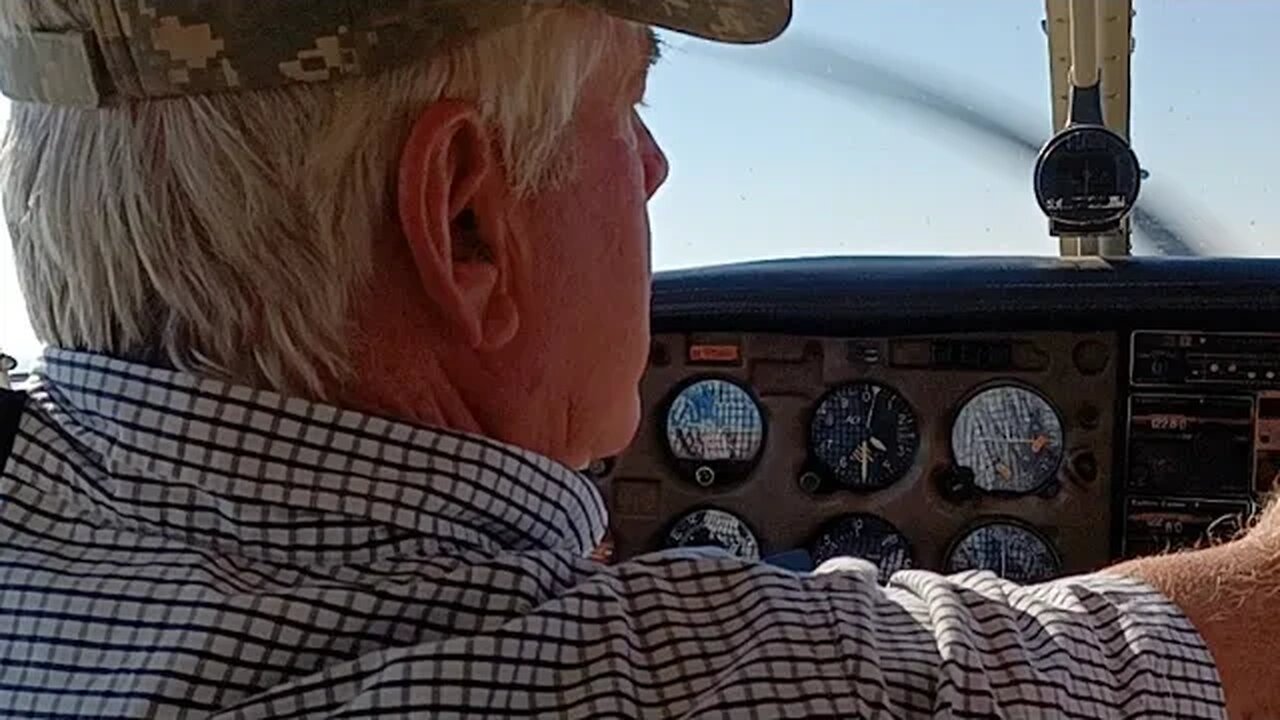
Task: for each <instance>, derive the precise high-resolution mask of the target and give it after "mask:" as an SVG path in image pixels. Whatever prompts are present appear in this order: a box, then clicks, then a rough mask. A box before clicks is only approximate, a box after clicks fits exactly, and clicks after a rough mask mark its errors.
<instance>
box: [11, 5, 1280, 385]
mask: <svg viewBox="0 0 1280 720" xmlns="http://www.w3.org/2000/svg"><path fill="white" fill-rule="evenodd" d="M1135 5H1136V7H1137V10H1138V15H1137V17H1136V18H1135V21H1134V35H1135V39H1136V53H1135V54H1134V56H1133V109H1132V113H1133V118H1132V128H1133V142H1134V146H1135V149H1136V151H1137V153H1138V156H1139V159H1140V160H1141V162H1142V164H1143V166H1144V168H1146V169H1147V170H1149V171H1150V172H1151V179H1150V180H1149V181H1148V182H1147V183H1145V184H1144V187H1143V199H1144V200H1148V201H1150V202H1152V203H1162V204H1163V205H1164V206H1166V207H1167V206H1172V207H1174V208H1176V209H1177V210H1178V211H1179V212H1181V213H1182V214H1183V217H1184V218H1186V219H1187V220H1188V221H1189V222H1190V223H1191V225H1192V227H1193V228H1195V229H1196V230H1197V231H1199V232H1200V233H1202V234H1203V235H1204V236H1206V237H1207V238H1208V239H1209V240H1210V241H1211V242H1212V243H1213V247H1214V252H1215V254H1220V255H1237V256H1262V255H1280V212H1278V211H1277V209H1276V206H1277V199H1278V198H1277V197H1276V196H1275V195H1273V184H1274V181H1273V178H1272V177H1271V173H1272V172H1274V171H1275V169H1277V168H1280V139H1278V138H1277V136H1276V134H1275V133H1274V132H1273V131H1272V127H1273V125H1274V118H1276V117H1280V97H1278V94H1277V92H1276V80H1275V77H1274V69H1275V68H1277V67H1280V43H1277V42H1275V39H1274V29H1275V28H1276V27H1280V3H1276V2H1273V1H1272V0H1137V1H1136V3H1135ZM1042 17H1043V3H1041V2H1036V1H1035V0H981V1H976V0H975V1H974V2H950V1H947V0H797V2H796V18H795V21H794V22H793V24H792V27H791V30H790V31H789V36H791V37H802V38H805V39H806V40H808V41H816V42H822V43H823V44H825V45H828V46H830V47H833V48H835V49H838V50H842V51H846V52H853V53H856V54H858V55H859V56H862V57H874V58H876V59H877V61H878V62H880V63H881V64H885V65H890V66H892V67H893V68H894V69H895V70H897V71H899V72H907V73H909V74H910V75H911V76H912V77H916V78H919V79H921V80H922V81H924V82H927V83H928V84H929V85H931V86H934V87H943V88H947V89H949V90H951V91H953V92H954V93H955V94H957V95H959V96H961V97H964V98H969V99H970V100H971V103H972V106H973V108H974V109H975V110H979V111H981V112H987V113H991V114H994V115H997V116H999V117H1000V119H1001V120H1003V121H1005V122H1007V123H1011V124H1013V125H1015V126H1017V127H1019V128H1025V129H1026V132H1027V133H1028V134H1030V135H1033V136H1037V137H1041V138H1046V137H1047V135H1048V133H1049V130H1050V120H1049V118H1050V105H1049V89H1048V87H1049V86H1048V71H1047V66H1048V54H1047V51H1046V43H1045V37H1044V35H1043V33H1042V32H1041V30H1040V20H1041V18H1042ZM665 39H666V41H667V47H666V49H665V52H664V59H663V60H662V62H661V63H659V65H658V66H657V67H655V68H654V71H653V73H652V75H651V79H650V82H649V93H648V96H647V103H646V104H647V107H645V108H644V109H643V110H642V114H643V115H644V117H645V119H646V120H647V121H648V122H649V124H650V125H651V126H652V129H653V131H654V134H655V136H656V137H657V139H658V141H659V142H660V143H661V144H662V145H663V148H664V150H665V151H666V153H667V155H668V157H669V159H670V162H671V167H672V171H671V176H670V179H669V180H668V182H667V185H666V186H665V187H664V188H663V189H662V190H661V191H660V192H659V193H658V195H657V196H656V197H655V198H654V201H653V203H652V205H651V215H652V222H653V248H654V266H655V268H656V269H659V270H662V269H669V268H679V267H691V266H698V265H707V264H715V263H723V262H734V261H740V260H754V259H765V258H777V257H788V256H800V255H847V254H852V255H973V254H978V255H1050V254H1055V253H1056V252H1057V244H1056V241H1055V240H1053V239H1051V238H1050V237H1048V235H1047V234H1046V232H1045V229H1046V227H1045V220H1044V218H1043V217H1042V216H1041V215H1040V214H1039V211H1038V210H1037V209H1036V206H1035V202H1034V197H1033V195H1032V193H1031V183H1030V177H1031V167H1030V165H1029V163H1028V162H1027V160H1026V159H1025V158H1023V157H1021V156H1019V155H1017V154H1015V153H1011V152H1009V151H1008V149H1007V148H1005V147H1004V146H1003V145H1001V144H1000V143H998V142H994V141H991V140H990V139H984V138H982V137H980V136H977V135H975V134H973V133H969V132H961V131H959V130H957V129H956V128H955V127H954V126H948V125H945V124H942V123H938V122H936V121H934V120H931V119H929V118H928V117H927V116H925V115H924V114H922V113H920V112H918V111H915V110H913V109H912V108H911V107H909V106H906V105H903V104H900V103H895V102H893V101H886V100H884V99H880V98H876V97H873V96H871V95H866V94H859V93H858V92H848V91H835V90H833V89H832V86H829V85H817V84H813V83H808V82H805V81H802V80H799V79H797V78H796V77H795V76H793V75H787V74H785V73H781V72H777V71H770V70H768V69H762V68H761V66H762V65H764V64H767V63H768V57H770V56H768V55H762V54H760V53H767V52H775V51H778V50H785V48H786V46H785V45H781V44H779V45H777V46H774V47H772V48H765V49H761V48H723V47H718V46H712V45H710V44H708V43H704V42H700V41H693V40H689V39H687V38H684V37H681V36H673V35H667V36H665ZM786 41H787V38H786V37H784V39H783V41H782V42H783V43H785V42H786ZM751 53H756V54H755V55H751ZM762 58H764V60H762ZM3 114H7V103H4V102H2V101H0V115H3ZM1276 192H1280V190H1277V191H1276ZM1154 206H1155V205H1153V207H1154ZM0 349H3V350H4V351H5V352H8V353H9V354H12V355H14V356H15V357H18V358H19V360H20V361H21V362H22V364H23V365H24V366H29V365H30V363H31V362H32V361H33V360H34V359H35V357H36V356H37V355H38V353H39V343H38V342H37V341H36V339H35V337H34V334H33V333H32V332H31V329H30V327H29V325H28V323H27V320H26V315H25V311H24V309H23V304H22V299H21V294H20V293H19V292H18V289H17V285H16V279H15V277H14V271H13V266H12V258H11V249H10V247H9V243H8V242H7V239H3V241H0Z"/></svg>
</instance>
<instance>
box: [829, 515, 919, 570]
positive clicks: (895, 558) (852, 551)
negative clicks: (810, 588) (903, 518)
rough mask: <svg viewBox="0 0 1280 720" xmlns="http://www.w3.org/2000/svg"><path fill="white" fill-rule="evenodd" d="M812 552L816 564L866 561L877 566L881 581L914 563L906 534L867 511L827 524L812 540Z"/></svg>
mask: <svg viewBox="0 0 1280 720" xmlns="http://www.w3.org/2000/svg"><path fill="white" fill-rule="evenodd" d="M811 554H812V555H813V562H814V564H815V565H820V564H822V563H824V562H826V561H827V560H830V559H831V558H836V557H857V558H862V559H863V560H868V561H870V562H872V563H874V564H875V566H876V567H877V568H878V569H879V577H880V582H882V583H886V582H888V581H889V578H890V577H892V576H893V574H894V573H895V572H897V571H899V570H906V569H907V568H910V567H911V566H912V563H913V558H912V551H911V543H910V542H908V541H907V538H906V536H905V535H903V534H902V533H900V532H898V529H897V528H896V527H894V526H893V525H892V524H890V523H889V521H888V520H885V519H884V518H881V517H878V516H875V515H869V514H866V513H856V514H853V515H846V516H844V517H841V518H838V519H836V520H835V521H833V522H831V523H830V524H828V525H827V526H826V527H825V528H823V530H822V532H821V533H820V534H819V535H818V539H817V540H816V541H814V543H813V548H812V550H811Z"/></svg>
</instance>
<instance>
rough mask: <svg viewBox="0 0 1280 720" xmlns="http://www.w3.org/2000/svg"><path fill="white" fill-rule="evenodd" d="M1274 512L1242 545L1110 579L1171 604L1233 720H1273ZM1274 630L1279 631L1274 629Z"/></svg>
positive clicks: (1276, 693)
mask: <svg viewBox="0 0 1280 720" xmlns="http://www.w3.org/2000/svg"><path fill="white" fill-rule="evenodd" d="M1277 536H1280V507H1277V506H1275V505H1273V506H1272V507H1271V508H1270V509H1269V510H1268V511H1267V513H1266V514H1265V515H1264V517H1263V519H1262V521H1261V522H1259V524H1258V525H1257V527H1255V529H1254V531H1253V532H1251V533H1250V534H1249V535H1248V536H1247V537H1245V538H1243V539H1240V540H1236V541H1234V542H1231V543H1227V544H1224V545H1219V546H1217V547H1213V548H1208V549H1205V550H1198V551H1194V552H1186V553H1179V554H1174V555H1165V556H1160V557H1153V558H1144V559H1141V560H1134V561H1130V562H1127V563H1124V564H1121V565H1118V566H1116V567H1115V568H1113V569H1112V571H1113V572H1116V573H1121V574H1125V575H1128V576H1131V577H1135V578H1138V579H1141V580H1143V581H1145V582H1146V583H1148V584H1150V585H1151V586H1153V587H1155V588H1156V589H1157V590H1159V591H1161V592H1162V593H1164V595H1165V596H1167V597H1168V598H1169V599H1170V600H1172V601H1173V602H1174V603H1175V604H1176V605H1178V607H1180V608H1181V609H1182V611H1183V612H1184V613H1185V614H1186V616H1187V618H1188V619H1189V620H1190V621H1191V622H1192V624H1194V625H1195V626H1196V629H1197V630H1199V632H1200V634H1201V636H1202V637H1203V638H1204V640H1205V643H1206V644H1207V645H1208V647H1209V651H1210V652H1211V653H1212V654H1213V657H1214V661H1215V662H1216V663H1217V665H1218V672H1219V674H1220V675H1221V677H1222V684H1223V692H1224V694H1225V696H1226V700H1227V705H1228V708H1229V711H1230V714H1231V717H1233V718H1246V717H1254V718H1270V717H1280V682H1277V680H1276V676H1275V672H1276V668H1280V637H1277V633H1275V632H1272V631H1271V629H1272V628H1273V627H1276V626H1277V625H1278V624H1280V623H1277V620H1278V619H1280V608H1277V606H1276V604H1275V599H1276V598H1275V594H1276V591H1277V589H1280V552H1278V551H1280V543H1278V542H1276V539H1277ZM1278 629H1280V628H1278Z"/></svg>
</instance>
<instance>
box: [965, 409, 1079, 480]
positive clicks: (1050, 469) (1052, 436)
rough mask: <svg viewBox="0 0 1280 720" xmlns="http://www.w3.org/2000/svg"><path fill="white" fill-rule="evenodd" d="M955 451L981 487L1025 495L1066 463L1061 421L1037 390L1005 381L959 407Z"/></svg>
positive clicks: (1055, 473) (1054, 474)
mask: <svg viewBox="0 0 1280 720" xmlns="http://www.w3.org/2000/svg"><path fill="white" fill-rule="evenodd" d="M951 450H952V452H953V453H954V454H955V462H956V466H957V467H961V468H968V469H969V470H970V471H972V472H973V480H974V484H975V485H977V486H978V487H979V488H981V489H982V490H985V491H987V492H993V493H1003V494H1010V495H1025V494H1028V493H1032V492H1035V491H1036V490H1039V489H1040V488H1041V487H1042V486H1043V485H1044V484H1045V483H1047V482H1049V481H1050V480H1052V479H1053V478H1054V477H1055V476H1056V475H1057V473H1058V467H1059V466H1060V465H1062V455H1063V433H1062V420H1061V419H1060V418H1059V417H1058V413H1057V411H1056V410H1054V409H1053V405H1050V404H1049V401H1048V400H1046V399H1045V398H1044V397H1043V396H1042V395H1040V394H1039V393H1037V392H1035V391H1034V390H1028V389H1027V388H1023V387H1018V386H1016V385H1001V386H999V387H994V388H990V389H988V390H984V391H982V392H980V393H978V394H977V395H974V396H973V397H972V398H970V399H969V401H968V402H967V403H965V404H964V407H962V408H960V413H959V414H958V415H956V421H955V424H954V425H952V426H951Z"/></svg>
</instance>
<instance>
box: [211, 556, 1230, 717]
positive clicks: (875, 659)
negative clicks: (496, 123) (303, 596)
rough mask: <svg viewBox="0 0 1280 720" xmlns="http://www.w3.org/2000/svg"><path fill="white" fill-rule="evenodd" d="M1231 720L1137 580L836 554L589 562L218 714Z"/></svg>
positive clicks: (1190, 635) (1199, 650) (1178, 631)
mask: <svg viewBox="0 0 1280 720" xmlns="http://www.w3.org/2000/svg"><path fill="white" fill-rule="evenodd" d="M405 714H414V715H415V716H416V715H419V714H420V715H421V716H424V717H426V716H430V717H448V716H460V715H477V716H494V715H522V716H527V715H530V714H534V715H538V716H549V717H550V716H555V717H566V718H570V717H655V718H656V717H734V718H742V717H747V718H784V717H846V718H848V717H867V718H870V717H886V718H991V717H997V718H1042V717H1056V718H1081V719H1082V720H1083V719H1085V718H1088V719H1089V720H1093V719H1096V718H1139V717H1147V718H1170V717H1179V718H1224V717H1225V711H1224V702H1223V696H1222V690H1221V685H1220V681H1219V679H1218V674H1217V671H1216V670H1215V667H1214V665H1213V661H1212V658H1211V656H1210V654H1209V652H1208V650H1207V649H1206V648H1205V646H1204V643H1203V641H1202V640H1201V638H1200V637H1199V635H1198V633H1197V632H1196V630H1195V628H1194V627H1193V626H1192V625H1191V623H1190V622H1189V621H1188V620H1187V619H1186V618H1185V617H1184V616H1183V615H1182V613H1181V612H1180V611H1179V610H1178V609H1177V608H1176V607H1175V606H1173V605H1172V604H1171V603H1170V602H1169V601H1168V600H1167V599H1166V598H1164V597H1163V596H1162V595H1160V594H1159V593H1157V592H1156V591H1154V590H1153V589H1151V588H1150V587H1148V586H1146V585H1144V584H1142V583H1141V582H1139V581H1137V580H1134V579H1130V578H1125V577H1120V576H1112V575H1107V574H1096V575H1088V576H1081V577H1073V578H1068V579H1063V580H1059V581H1055V582H1050V583H1045V584H1041V585H1034V586H1025V587H1024V586H1019V585H1017V584H1014V583H1011V582H1007V581H1004V580H1000V579H998V578H996V577H995V576H994V575H992V574H990V573H985V572H982V573H977V572H975V573H965V574H961V575H955V576H947V577H944V576H940V575H937V574H933V573H929V572H924V571H904V572H900V573H898V574H897V575H896V576H895V577H894V578H893V580H892V581H891V582H890V584H889V585H888V586H887V587H886V586H882V585H879V584H878V583H877V582H876V573H875V569H874V567H872V566H871V565H869V564H868V563H865V562H863V561H854V560H838V561H833V562H831V563H828V564H826V565H824V566H823V567H822V568H820V569H819V572H816V573H813V574H797V573H792V572H788V571H785V570H780V569H776V568H771V567H767V566H760V565H750V564H746V563H743V562H740V561H737V560H733V559H730V558H708V557H690V556H687V555H683V556H682V555H679V554H665V555H657V556H649V557H645V558H641V559H637V560H633V561H630V562H628V563H625V564H621V565H618V566H614V567H609V568H597V569H596V570H594V571H593V572H592V573H591V574H589V575H586V576H584V578H583V579H582V581H581V582H579V583H577V584H576V585H575V586H574V587H572V588H571V589H570V590H569V591H568V592H567V593H565V594H563V595H560V596H559V597H556V598H555V599H554V600H551V601H549V602H545V603H543V604H541V605H539V606H537V607H535V608H530V610H529V612H527V613H524V614H521V615H519V616H518V617H516V618H515V619H512V620H510V621H508V622H506V623H505V624H503V625H502V626H501V627H499V628H496V629H495V630H493V631H491V632H484V633H481V634H474V635H468V636H462V637H453V638H449V639H446V640H442V641H440V642H434V643H430V644H426V645H414V646H408V647H402V648H397V649H393V650H385V651H381V652H377V653H372V654H368V655H364V656H361V657H358V658H355V659H353V660H351V661H349V662H346V663H342V664H340V665H335V666H332V667H330V668H328V669H327V670H325V671H323V672H320V673H317V674H314V675H311V676H307V677H304V678H300V679H298V680H295V681H293V682H291V683H289V684H287V685H284V686H280V687H278V688H275V689H273V690H270V691H268V692H266V693H264V694H262V695H259V696H257V697H254V698H251V699H249V700H248V701H247V702H246V703H244V704H242V705H240V706H239V707H237V708H234V709H232V710H231V711H229V712H228V713H227V714H225V715H224V716H223V717H226V718H232V717H234V718H238V719H240V720H250V719H252V718H268V717H270V718H278V717H300V716H306V717H328V718H347V717H400V716H403V715H405Z"/></svg>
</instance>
